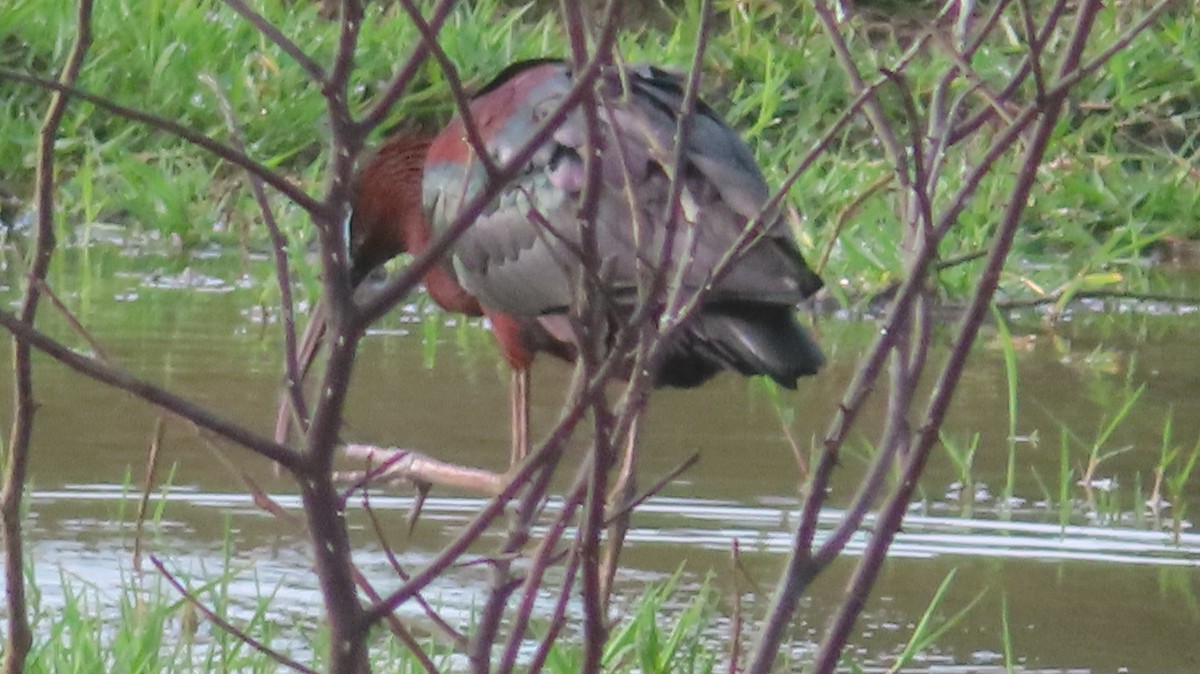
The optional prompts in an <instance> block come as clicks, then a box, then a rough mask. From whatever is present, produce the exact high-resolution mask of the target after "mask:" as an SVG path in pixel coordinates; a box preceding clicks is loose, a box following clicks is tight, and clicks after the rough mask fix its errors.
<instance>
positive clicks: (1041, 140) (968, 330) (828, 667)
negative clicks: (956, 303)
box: [813, 0, 1101, 674]
mask: <svg viewBox="0 0 1200 674" xmlns="http://www.w3.org/2000/svg"><path fill="white" fill-rule="evenodd" d="M1100 7H1101V3H1100V0H1086V1H1085V3H1084V4H1083V6H1081V7H1080V9H1079V17H1078V19H1077V21H1076V25H1075V28H1074V29H1073V31H1072V39H1071V43H1070V44H1069V45H1068V47H1067V50H1066V54H1065V55H1064V57H1063V62H1062V65H1061V67H1060V69H1059V72H1060V77H1061V76H1063V75H1065V74H1066V73H1069V72H1071V71H1072V70H1074V69H1075V67H1076V66H1077V64H1078V62H1079V58H1080V55H1081V54H1082V53H1083V49H1084V46H1085V45H1086V43H1087V37H1088V35H1089V34H1090V33H1091V28H1092V25H1093V24H1094V21H1095V17H1096V15H1097V14H1098V13H1099V11H1100ZM1066 95H1067V92H1065V91H1063V92H1062V93H1060V94H1058V95H1057V96H1055V97H1053V98H1048V99H1045V100H1044V101H1043V104H1044V106H1045V107H1043V108H1042V116H1041V120H1040V121H1039V123H1038V124H1037V126H1036V128H1035V131H1034V136H1033V139H1032V140H1031V142H1030V144H1029V148H1028V150H1027V151H1026V155H1025V160H1024V161H1023V162H1022V168H1021V170H1020V172H1019V173H1018V174H1017V182H1016V185H1015V186H1014V187H1013V193H1012V197H1011V198H1010V199H1009V200H1008V204H1007V206H1006V208H1005V211H1004V215H1003V217H1002V218H1001V221H1000V226H999V228H998V229H997V231H996V234H995V236H994V238H993V243H992V250H991V252H990V253H989V255H988V260H987V263H986V264H985V266H984V270H983V273H982V275H981V278H980V282H979V288H978V290H977V291H976V292H975V294H974V296H973V297H972V298H971V302H970V306H969V308H968V310H967V313H966V314H965V315H964V316H963V319H962V322H961V323H960V327H959V331H958V335H956V337H955V340H954V347H953V348H952V349H951V352H950V355H949V357H948V358H947V361H946V364H945V366H944V367H943V369H942V374H941V377H940V378H939V380H938V382H937V384H936V385H935V387H934V391H933V394H932V395H931V397H930V401H929V407H928V408H927V410H926V414H925V419H924V421H923V422H922V424H921V427H920V430H919V431H918V434H917V444H916V446H915V447H914V448H913V451H912V452H911V454H910V455H909V457H908V459H907V461H906V462H905V466H904V471H903V476H902V479H901V480H900V482H899V484H898V485H897V487H896V490H895V492H894V493H893V494H892V495H891V496H890V497H889V499H888V502H887V504H886V505H885V507H884V509H883V511H882V512H881V513H880V516H879V518H878V519H877V520H876V526H875V531H874V534H873V536H872V537H871V540H870V542H868V544H867V548H866V550H865V551H864V552H863V557H862V559H861V560H860V561H859V564H858V567H857V568H856V569H855V573H854V576H853V577H852V579H851V581H850V585H849V587H848V588H847V592H846V600H845V601H843V602H842V605H841V608H840V609H839V611H838V613H837V615H836V616H835V618H834V621H833V623H832V625H831V627H830V629H829V633H828V636H827V638H826V640H825V641H824V643H822V645H821V647H820V649H819V650H818V651H817V655H816V657H815V659H814V662H813V672H816V673H818V674H820V673H823V672H832V671H834V668H835V667H836V665H837V660H838V655H839V654H840V653H841V650H842V648H843V646H844V645H845V642H846V640H847V639H848V638H849V635H850V630H851V629H852V627H853V625H854V622H855V621H856V620H857V617H858V614H859V613H860V612H861V610H862V609H863V607H864V605H865V603H866V598H867V594H868V592H869V590H870V587H871V586H872V585H873V584H874V581H875V578H876V576H877V575H878V573H879V571H880V569H881V568H882V565H883V558H884V556H885V555H886V554H887V550H888V548H889V547H890V545H891V541H892V540H893V538H894V536H895V534H896V531H897V530H898V529H899V526H900V522H901V520H902V519H903V517H904V512H905V510H906V509H907V506H908V503H909V501H910V499H911V497H912V493H913V490H914V489H915V488H916V483H917V479H918V478H919V476H920V474H921V471H922V469H923V468H924V465H925V461H926V459H928V456H929V453H930V450H931V449H932V448H933V446H934V445H935V444H936V442H937V438H938V431H939V429H940V428H941V425H942V421H943V420H944V419H945V415H946V411H947V410H948V409H949V406H950V400H951V398H952V397H953V393H954V390H955V388H956V386H957V384H958V380H959V378H960V377H961V376H962V373H963V370H964V368H965V365H966V361H967V356H968V355H969V353H970V350H971V345H972V344H973V343H974V341H975V337H976V335H977V334H978V331H979V326H980V325H981V324H982V322H983V318H984V316H985V315H986V313H987V307H988V305H989V304H990V303H991V298H992V295H993V294H994V293H995V291H996V287H997V286H998V285H999V280H1000V272H1001V270H1002V269H1003V267H1004V262H1005V260H1006V259H1007V257H1008V253H1009V250H1011V247H1012V242H1013V238H1014V237H1015V235H1016V231H1017V227H1018V225H1019V224H1020V218H1021V214H1022V213H1023V212H1024V209H1025V207H1026V205H1027V204H1028V199H1029V194H1030V192H1031V190H1032V189H1033V185H1034V183H1035V182H1036V179H1037V169H1038V167H1039V166H1040V165H1041V162H1042V159H1043V157H1044V156H1045V153H1046V149H1047V147H1048V146H1049V144H1050V140H1051V139H1052V138H1053V135H1054V126H1055V124H1056V123H1057V121H1058V118H1059V115H1060V114H1061V112H1062V108H1063V104H1064V102H1065V99H1066Z"/></svg>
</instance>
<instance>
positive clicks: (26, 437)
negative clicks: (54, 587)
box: [0, 0, 92, 674]
mask: <svg viewBox="0 0 1200 674" xmlns="http://www.w3.org/2000/svg"><path fill="white" fill-rule="evenodd" d="M91 43H92V0H80V2H79V10H78V13H77V14H76V26H75V44H74V46H73V47H72V48H71V53H70V54H69V55H68V56H67V62H66V64H65V65H64V66H63V71H62V74H61V75H60V76H59V82H58V83H56V84H61V85H63V86H71V85H73V84H74V82H75V81H76V79H77V78H78V77H79V70H80V68H81V67H82V66H83V59H84V57H85V56H86V54H87V50H88V47H89V46H91ZM68 102H69V99H68V98H67V96H65V95H63V94H62V93H58V92H56V93H55V94H54V95H52V96H51V97H50V105H49V107H48V108H47V110H46V117H45V120H44V121H43V122H42V128H41V132H40V136H39V138H38V165H37V194H36V197H35V203H36V204H37V229H36V233H35V237H36V239H35V244H34V249H33V263H32V264H31V265H30V269H29V278H30V279H31V280H30V281H29V282H27V283H26V284H25V292H24V295H23V297H22V298H21V309H20V314H19V318H18V317H15V316H11V314H9V316H10V317H12V318H13V320H15V321H20V323H21V325H22V326H24V327H29V326H32V325H33V321H34V317H35V316H36V315H37V309H38V299H39V298H40V297H41V285H42V284H41V281H43V280H44V279H45V278H46V273H47V271H48V270H49V268H50V259H51V256H53V254H54V246H55V241H54V210H55V204H54V189H55V186H54V143H55V141H56V140H57V139H58V131H59V127H60V126H61V124H62V118H63V115H64V114H65V113H66V110H67V103H68ZM13 389H14V391H13V423H12V429H11V435H10V436H9V442H8V455H7V457H6V459H7V460H6V462H5V466H4V487H3V490H2V492H0V528H2V530H3V539H4V541H3V546H4V589H5V598H6V602H5V606H6V611H5V613H6V615H7V618H8V633H7V635H6V638H5V648H4V671H5V672H7V673H8V674H17V673H18V672H21V671H24V669H25V658H26V657H27V656H28V654H29V649H30V647H31V646H32V644H33V634H32V632H31V631H30V627H29V612H28V611H29V607H28V605H27V603H26V600H25V574H24V568H25V548H24V536H23V532H22V527H21V524H22V522H21V499H22V497H23V496H24V494H25V480H26V473H27V471H28V467H29V452H30V440H31V438H32V437H33V415H34V411H35V410H36V409H37V401H36V400H34V397H33V362H32V353H31V352H30V348H29V344H27V343H25V342H23V341H21V340H19V339H14V340H13Z"/></svg>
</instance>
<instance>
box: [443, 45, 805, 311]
mask: <svg viewBox="0 0 1200 674" xmlns="http://www.w3.org/2000/svg"><path fill="white" fill-rule="evenodd" d="M503 78H504V79H502V80H501V81H498V82H495V83H493V84H491V85H489V86H488V87H486V88H485V89H484V91H483V92H482V93H481V94H480V95H479V96H478V97H477V98H476V99H475V100H474V101H473V103H472V107H471V110H472V115H473V118H474V120H475V123H476V125H477V127H478V128H479V131H480V135H481V136H482V137H483V140H484V143H485V144H486V146H487V151H488V152H489V154H490V155H491V156H492V157H493V158H494V159H495V160H496V161H497V162H499V163H502V162H504V161H505V160H507V158H508V157H510V156H512V154H513V153H514V152H515V151H516V150H517V149H518V148H520V147H521V146H522V145H523V144H524V143H525V142H526V141H527V140H528V139H529V138H530V137H532V135H533V134H534V133H535V132H536V130H537V128H538V125H539V124H540V123H541V121H542V120H543V119H544V118H545V117H546V116H547V115H548V114H550V113H551V112H552V111H553V110H554V109H555V107H557V105H558V104H559V103H560V102H561V101H562V99H563V98H564V97H565V96H566V94H567V92H568V91H569V90H570V88H571V84H572V80H571V75H570V72H569V70H568V68H567V66H566V65H564V64H561V63H556V62H545V61H539V62H534V63H531V64H527V65H525V66H523V67H522V66H513V67H511V68H509V69H508V70H507V71H506V72H505V74H504V75H503ZM597 100H598V101H600V103H599V105H598V108H597V115H598V118H599V120H600V125H599V126H600V129H599V130H600V133H599V137H598V138H597V143H598V148H597V150H598V151H597V158H598V160H599V162H600V180H599V184H598V190H599V193H598V199H597V203H596V206H597V213H596V216H595V219H594V222H595V225H596V226H595V228H594V230H593V231H594V232H595V236H596V250H597V252H598V253H599V255H600V257H601V259H602V260H601V264H600V267H599V270H598V271H599V272H600V273H601V274H602V276H603V278H604V279H605V282H606V285H607V288H608V290H609V291H610V293H611V295H612V296H614V297H620V296H621V295H622V294H623V293H628V292H632V291H633V290H634V289H635V288H636V287H637V285H638V283H639V279H642V278H644V277H645V275H646V271H647V270H648V269H650V268H651V267H652V266H653V264H654V263H655V262H657V260H658V259H659V251H660V249H661V248H662V247H663V245H664V239H665V236H666V232H667V229H668V228H667V226H666V224H665V223H666V218H665V214H666V204H667V201H668V198H669V195H670V189H671V179H670V175H669V174H670V172H671V170H672V166H673V164H674V156H675V153H676V140H675V139H676V131H677V127H678V119H679V116H680V111H681V107H682V101H683V89H682V87H681V83H680V80H679V78H677V77H675V76H673V75H671V74H669V73H666V72H665V71H662V70H660V69H657V68H653V67H650V66H636V67H629V68H624V69H618V68H615V67H614V68H610V69H608V70H606V72H605V73H604V75H603V77H602V81H601V84H600V86H599V88H598V96H597ZM689 120H690V121H689V123H690V127H689V129H688V133H687V145H686V147H685V149H684V152H683V159H684V161H683V164H682V167H683V168H682V172H683V176H682V179H683V181H684V182H683V194H682V198H681V206H682V208H681V209H680V211H681V213H680V216H681V218H680V219H679V220H678V221H677V225H676V228H675V233H674V236H673V245H672V246H671V247H670V250H669V251H668V254H667V255H666V260H667V262H668V264H670V265H674V267H673V268H672V270H671V273H672V276H673V277H676V278H677V279H678V280H679V281H680V282H682V284H683V285H684V286H685V287H688V288H702V287H708V286H712V290H711V295H710V297H711V298H713V299H722V298H725V299H731V300H741V299H753V300H754V301H762V302H771V303H780V304H793V303H796V302H798V301H800V300H801V299H803V297H805V296H807V295H808V294H811V293H812V292H813V291H815V290H816V288H818V287H820V281H819V280H817V279H816V276H815V275H813V274H812V273H811V272H809V271H808V269H807V267H805V266H804V262H803V260H802V259H801V258H800V255H799V252H798V251H797V250H796V246H795V242H794V241H793V240H792V238H791V235H790V233H789V232H788V230H787V228H786V227H785V226H784V225H783V224H782V223H781V222H778V218H772V219H769V220H768V221H769V222H770V223H771V224H770V226H769V227H767V228H766V229H765V232H764V233H763V234H762V235H760V237H759V238H758V239H757V240H756V241H755V243H754V245H752V246H751V247H750V248H749V249H747V250H746V251H745V253H744V254H743V255H741V256H740V257H739V258H738V260H737V261H736V263H735V264H734V265H732V267H731V268H730V269H729V270H728V272H727V273H726V274H725V275H724V276H723V277H721V278H720V279H717V280H716V282H715V283H714V279H713V278H712V276H711V272H712V269H713V267H714V265H715V264H716V263H717V261H718V260H719V259H720V258H721V257H722V256H723V255H724V253H725V251H726V250H728V249H729V247H730V246H731V245H732V244H733V242H734V241H735V240H736V239H737V237H738V236H739V234H740V233H741V232H742V230H743V229H744V228H745V227H746V223H747V222H748V221H749V220H750V219H752V218H754V217H755V216H756V215H758V212H759V210H760V209H761V208H762V207H763V205H764V204H765V202H766V200H767V197H768V189H767V186H766V183H765V181H764V180H763V177H762V174H761V172H760V171H759V170H758V167H757V165H756V164H755V162H754V159H753V157H752V155H751V154H750V150H749V149H748V148H747V147H746V145H745V143H744V142H743V141H742V139H741V138H740V137H739V136H738V135H737V133H735V132H734V131H733V130H731V129H730V128H729V127H728V126H726V125H725V124H724V123H723V122H722V121H721V120H720V118H719V117H718V116H717V115H716V114H715V113H714V112H713V111H712V110H711V109H710V108H709V107H708V106H707V105H705V104H703V103H700V104H699V105H697V107H696V110H695V111H694V114H692V115H691V117H690V118H689ZM587 135H588V134H587V127H586V120H585V116H584V115H583V114H582V112H580V111H578V110H577V111H575V112H574V113H572V114H571V115H570V116H569V117H568V118H567V120H566V122H565V123H563V124H562V125H561V126H560V127H559V128H557V129H556V130H555V132H554V134H553V136H552V138H551V139H550V140H549V141H547V142H546V143H544V144H543V145H542V146H541V147H539V148H538V151H537V152H536V153H535V155H534V157H533V159H532V160H531V161H530V162H529V164H528V166H527V167H526V170H525V171H524V172H523V173H522V174H521V175H520V176H519V177H517V178H516V179H515V180H513V181H512V182H511V184H509V185H508V186H506V188H505V189H504V191H503V192H502V193H501V195H500V196H499V197H498V198H496V199H495V200H493V202H492V203H491V204H489V205H488V207H487V208H486V209H485V210H484V212H483V214H482V215H480V216H479V217H478V218H477V219H476V220H475V222H474V223H473V224H472V226H471V227H470V228H469V229H468V230H467V232H466V233H465V234H464V235H463V237H462V238H461V239H460V240H459V241H458V243H457V244H456V245H455V246H454V249H453V252H452V257H453V261H454V268H455V270H456V272H457V273H458V274H459V277H460V280H461V281H462V284H463V285H464V287H466V288H467V289H468V290H469V291H470V292H471V293H472V294H474V295H475V296H476V297H478V298H479V299H480V300H481V301H482V302H483V303H484V304H485V305H487V306H491V307H495V308H498V309H501V310H503V311H507V312H509V313H514V314H523V315H535V314H541V313H546V312H550V311H556V310H560V309H563V308H565V307H566V306H567V305H568V304H569V303H570V301H571V292H572V283H571V279H572V270H573V269H577V268H578V267H579V257H578V251H579V250H580V246H581V241H582V234H581V231H580V222H579V214H578V209H579V206H580V202H581V195H582V191H583V189H584V186H585V183H586V179H585V174H584V165H583V154H584V152H585V145H586V141H587ZM484 181H485V172H484V170H483V168H482V166H481V165H480V164H479V162H477V161H474V160H473V159H472V153H471V151H470V146H469V144H468V143H467V142H466V141H465V133H464V132H463V126H462V124H461V122H460V121H458V120H455V121H454V122H452V123H451V124H450V125H449V126H448V127H447V128H446V129H445V130H444V131H443V132H442V134H440V135H439V136H438V138H437V139H435V140H434V142H433V145H432V146H431V148H430V151H429V156H428V159H427V163H426V172H425V179H424V203H425V208H426V213H427V215H428V217H429V221H430V223H431V224H432V225H433V227H434V229H435V231H436V230H440V229H445V228H446V227H448V226H449V225H450V223H451V222H452V221H453V220H454V219H455V217H456V216H457V214H458V211H459V209H460V208H461V207H462V206H463V204H465V203H466V202H468V201H469V200H470V198H471V197H472V196H474V195H475V194H476V193H477V192H478V190H479V189H480V188H481V187H482V186H483V184H484Z"/></svg>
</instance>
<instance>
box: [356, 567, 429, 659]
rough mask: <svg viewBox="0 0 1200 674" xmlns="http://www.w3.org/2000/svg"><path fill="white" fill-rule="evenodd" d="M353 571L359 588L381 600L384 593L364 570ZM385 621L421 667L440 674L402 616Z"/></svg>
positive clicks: (373, 598) (374, 598)
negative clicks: (402, 620) (401, 620)
mask: <svg viewBox="0 0 1200 674" xmlns="http://www.w3.org/2000/svg"><path fill="white" fill-rule="evenodd" d="M352 573H353V574H354V582H355V583H356V584H357V585H358V587H359V589H360V590H362V592H363V594H364V595H366V597H367V599H370V600H371V601H379V599H380V597H381V596H382V595H380V594H379V591H378V590H376V589H375V586H374V585H372V584H371V581H370V580H367V577H366V576H365V575H363V573H362V571H359V570H358V569H357V568H355V569H354V570H353V571H352ZM384 622H386V623H387V625H388V631H390V632H391V633H392V636H394V637H396V638H397V639H399V640H400V643H402V644H404V647H405V648H407V649H408V651H409V653H410V654H411V655H412V657H414V658H416V659H417V662H418V664H420V665H421V667H422V668H423V669H424V670H425V671H426V672H428V674H438V673H439V672H440V671H441V670H439V669H438V667H437V664H436V663H434V661H433V659H432V658H430V657H429V654H428V653H426V652H425V649H424V648H423V647H422V646H421V643H420V642H419V641H417V638H416V637H414V636H413V634H412V632H410V631H409V630H408V628H407V627H405V626H404V623H402V622H400V618H399V617H398V616H396V614H394V613H393V614H391V615H389V616H387V618H386V619H385V620H384Z"/></svg>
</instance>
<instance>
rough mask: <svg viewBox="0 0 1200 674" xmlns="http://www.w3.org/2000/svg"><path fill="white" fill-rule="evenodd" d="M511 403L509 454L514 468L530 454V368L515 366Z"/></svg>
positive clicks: (510, 464) (511, 467) (511, 465)
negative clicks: (510, 445) (510, 447)
mask: <svg viewBox="0 0 1200 674" xmlns="http://www.w3.org/2000/svg"><path fill="white" fill-rule="evenodd" d="M509 404H510V405H511V410H510V416H511V422H512V453H511V455H510V456H509V462H508V468H509V470H512V469H513V468H514V467H516V465H517V464H518V463H520V462H521V461H523V460H524V459H525V457H526V456H529V368H527V367H516V368H513V371H512V381H511V388H510V390H509Z"/></svg>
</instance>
